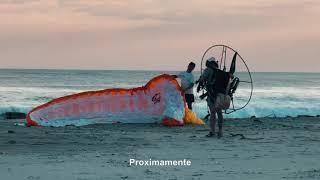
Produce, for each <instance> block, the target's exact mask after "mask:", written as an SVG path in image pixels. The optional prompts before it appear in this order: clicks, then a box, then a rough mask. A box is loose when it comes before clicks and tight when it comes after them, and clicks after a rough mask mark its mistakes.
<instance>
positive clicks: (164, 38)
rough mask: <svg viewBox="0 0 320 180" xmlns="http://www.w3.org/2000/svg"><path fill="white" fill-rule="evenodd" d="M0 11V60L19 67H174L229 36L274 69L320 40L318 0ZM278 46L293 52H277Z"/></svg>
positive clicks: (84, 1) (75, 1)
mask: <svg viewBox="0 0 320 180" xmlns="http://www.w3.org/2000/svg"><path fill="white" fill-rule="evenodd" d="M0 14H1V15H0V22H1V24H0V54H2V55H3V57H4V58H2V59H4V61H1V62H0V65H2V66H4V65H6V66H9V65H10V67H11V66H13V65H14V64H19V63H20V62H19V60H20V59H24V60H25V61H26V62H25V64H24V66H27V65H30V66H32V64H40V65H42V66H45V67H46V66H51V65H52V66H53V64H54V67H65V66H67V65H66V64H68V63H66V62H65V60H66V59H73V60H72V61H73V63H72V62H70V63H69V64H68V67H69V68H71V67H72V65H74V64H75V63H74V61H75V60H78V61H80V60H82V61H85V62H86V60H88V59H90V62H87V63H88V64H87V65H85V62H82V63H81V66H83V67H88V66H91V67H92V68H94V67H106V68H108V67H112V68H117V67H127V68H129V69H130V68H132V67H136V68H139V67H143V68H145V67H148V68H154V67H155V66H156V65H155V63H154V62H157V63H160V64H161V63H162V66H161V67H165V65H168V64H170V63H171V65H168V68H175V69H178V68H182V67H184V61H185V59H187V58H195V59H197V58H199V56H201V53H202V51H203V50H204V49H205V48H206V47H207V46H208V45H210V44H212V43H226V44H229V45H231V46H233V47H235V48H236V49H240V50H241V52H244V53H245V54H247V57H248V58H249V59H251V60H252V61H253V62H254V63H253V64H254V67H255V69H258V70H265V69H267V70H268V69H269V70H270V69H271V70H272V69H273V67H272V65H269V64H267V63H264V62H266V60H267V59H272V60H273V61H276V60H279V59H284V60H283V61H284V62H285V63H282V64H281V63H280V66H278V67H277V68H278V69H281V68H283V69H290V68H291V69H294V68H293V67H286V66H285V65H286V64H288V62H289V60H286V58H289V57H290V61H292V60H295V59H294V58H295V57H297V58H296V61H298V60H300V58H301V57H303V56H307V55H306V52H308V51H306V50H305V51H300V48H304V47H308V49H310V46H309V45H308V42H309V43H310V44H313V45H314V46H316V45H318V46H320V37H319V36H320V34H319V33H318V32H319V31H320V24H319V23H315V22H317V21H318V18H319V17H320V2H319V1H317V0H302V1H301V0H299V1H298V0H282V1H277V0H257V1H252V0H239V1H225V0H215V1H212V0H197V1H195V0H193V1H192V0H183V1H182V0H144V1H143V0H130V1H125V0H108V1H105V0H90V1H89V0H41V1H40V0H29V1H27V0H13V1H9V0H5V1H0ZM284 47H291V48H290V49H289V48H284ZM279 49H283V51H281V52H283V54H289V53H292V52H291V51H292V49H293V51H294V53H293V55H292V56H285V55H279V54H280V53H279V51H278V50H279ZM262 55H263V56H262ZM279 57H283V58H279ZM307 57H308V60H306V61H308V62H313V59H316V55H315V54H314V53H310V56H309V55H308V56H307ZM55 59H58V60H55ZM101 59H104V60H105V59H108V60H109V59H113V60H119V61H113V62H111V61H109V62H108V61H102V60H101ZM127 59H134V61H130V62H123V60H127ZM172 60H174V64H172V63H173V61H172ZM49 61H50V63H51V64H50V63H49ZM51 61H54V63H53V62H51ZM52 63H53V64H52ZM20 64H21V63H20ZM308 64H311V63H308ZM78 66H80V65H77V67H78ZM155 68H157V67H155ZM310 69H313V70H314V67H311V66H310Z"/></svg>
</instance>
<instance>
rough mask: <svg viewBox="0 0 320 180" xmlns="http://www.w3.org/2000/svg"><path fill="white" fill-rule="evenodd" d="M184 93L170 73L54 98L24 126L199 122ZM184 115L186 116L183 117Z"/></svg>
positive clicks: (170, 124)
mask: <svg viewBox="0 0 320 180" xmlns="http://www.w3.org/2000/svg"><path fill="white" fill-rule="evenodd" d="M185 106H186V105H185V100H184V94H183V93H182V90H181V88H180V86H179V84H178V82H177V81H176V79H175V78H173V77H172V76H170V75H160V76H157V77H155V78H153V79H152V80H151V81H149V82H148V83H147V84H146V85H145V86H143V87H138V88H133V89H105V90H101V91H89V92H83V93H79V94H74V95H69V96H65V97H61V98H58V99H54V100H52V101H50V102H48V103H46V104H43V105H41V106H39V107H36V108H35V109H33V110H32V111H31V112H29V113H28V115H27V123H28V125H34V126H37V125H40V126H65V125H78V126H80V125H87V124H95V123H163V124H165V125H169V126H173V125H183V124H184V120H185V121H187V122H189V123H193V122H194V123H195V124H201V120H199V119H197V117H196V116H195V114H192V112H190V111H187V110H186V107H185ZM186 115H187V116H186Z"/></svg>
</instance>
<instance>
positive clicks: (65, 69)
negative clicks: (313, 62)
mask: <svg viewBox="0 0 320 180" xmlns="http://www.w3.org/2000/svg"><path fill="white" fill-rule="evenodd" d="M0 70H51V71H53V70H55V71H142V72H150V71H154V72H163V71H169V72H179V71H184V70H159V69H157V70H154V69H141V70H139V69H77V68H72V69H69V68H60V69H57V68H0ZM194 72H200V71H198V70H197V71H196V70H195V71H194ZM240 72H246V71H240ZM250 72H251V73H320V72H317V71H308V72H306V71H250Z"/></svg>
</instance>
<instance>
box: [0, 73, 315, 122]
mask: <svg viewBox="0 0 320 180" xmlns="http://www.w3.org/2000/svg"><path fill="white" fill-rule="evenodd" d="M164 73H166V74H177V73H178V72H168V71H113V70H20V69H0V114H2V113H5V112H23V113H27V112H29V111H30V110H31V109H32V108H34V107H36V106H38V105H41V104H43V103H45V102H48V101H50V100H52V99H55V98H58V97H61V96H65V95H70V94H74V93H79V92H83V91H89V90H90V91H91V90H101V89H108V88H131V87H138V86H143V85H145V84H146V83H147V82H148V81H149V80H150V79H151V78H153V77H155V76H157V75H160V74H164ZM194 75H195V78H196V79H197V78H198V77H199V76H200V72H195V73H194ZM245 75H247V74H245V73H244V74H243V75H240V77H241V76H245ZM252 78H253V86H254V91H253V96H252V99H251V102H250V103H249V104H248V106H247V107H246V108H244V109H242V110H239V111H236V112H234V113H232V114H228V115H226V116H227V117H230V118H246V117H251V116H256V117H266V116H272V117H274V116H276V117H285V116H298V115H311V116H315V115H320V73H260V72H256V73H252ZM240 79H241V78H240ZM249 94H250V85H249V84H245V83H243V84H240V86H239V89H238V90H237V92H236V94H235V100H234V101H235V104H237V103H238V105H239V107H240V106H241V104H244V103H245V102H246V101H247V99H248V96H249ZM199 95H200V94H198V93H196V102H195V104H194V111H195V112H196V113H197V114H198V115H199V116H200V117H203V116H205V115H206V114H207V111H208V109H207V105H206V101H205V100H200V99H199Z"/></svg>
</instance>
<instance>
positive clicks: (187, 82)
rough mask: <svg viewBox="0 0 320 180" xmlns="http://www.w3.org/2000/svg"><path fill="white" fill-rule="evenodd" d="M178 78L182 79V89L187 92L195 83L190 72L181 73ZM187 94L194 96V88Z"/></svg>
mask: <svg viewBox="0 0 320 180" xmlns="http://www.w3.org/2000/svg"><path fill="white" fill-rule="evenodd" d="M177 76H178V78H180V79H181V87H182V89H184V90H186V89H187V88H188V87H190V86H191V84H192V83H194V77H193V74H192V73H188V72H181V73H179V74H178V75H177ZM185 93H186V94H193V86H192V87H191V88H190V89H188V90H186V92H185Z"/></svg>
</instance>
